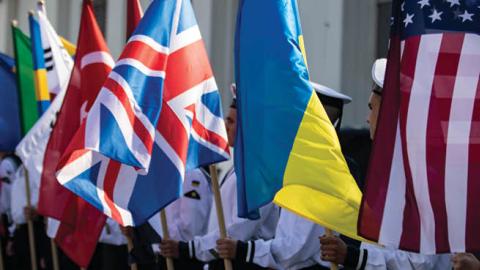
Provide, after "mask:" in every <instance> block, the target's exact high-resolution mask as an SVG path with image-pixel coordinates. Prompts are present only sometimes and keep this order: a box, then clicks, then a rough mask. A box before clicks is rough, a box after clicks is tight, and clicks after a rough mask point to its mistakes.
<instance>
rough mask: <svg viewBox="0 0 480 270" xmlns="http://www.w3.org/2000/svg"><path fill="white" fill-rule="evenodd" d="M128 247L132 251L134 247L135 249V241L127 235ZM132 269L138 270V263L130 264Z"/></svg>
mask: <svg viewBox="0 0 480 270" xmlns="http://www.w3.org/2000/svg"><path fill="white" fill-rule="evenodd" d="M127 248H128V252H130V251H132V249H133V241H132V238H131V237H130V236H127ZM130 269H131V270H138V267H137V264H136V263H132V264H131V265H130Z"/></svg>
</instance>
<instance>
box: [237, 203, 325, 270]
mask: <svg viewBox="0 0 480 270" xmlns="http://www.w3.org/2000/svg"><path fill="white" fill-rule="evenodd" d="M324 233H325V229H324V228H323V227H321V226H319V225H317V224H315V223H313V222H311V221H309V220H306V219H304V218H302V217H300V216H298V215H295V214H293V213H292V212H289V211H287V210H286V209H282V212H281V213H280V220H279V221H278V225H277V229H276V233H275V238H273V239H270V240H263V239H259V240H256V241H254V245H255V246H254V248H252V247H251V245H252V242H249V243H248V245H249V249H248V250H255V254H254V257H253V263H255V264H257V265H260V266H262V267H268V268H274V269H285V270H287V269H288V270H295V269H302V268H306V267H310V266H312V265H317V264H322V265H323V266H325V267H329V266H330V264H329V263H327V262H324V261H322V260H320V241H319V239H318V238H319V237H320V236H322V235H323V234H324ZM251 256H252V254H249V252H247V258H246V261H251V258H250V257H251ZM244 259H245V258H244Z"/></svg>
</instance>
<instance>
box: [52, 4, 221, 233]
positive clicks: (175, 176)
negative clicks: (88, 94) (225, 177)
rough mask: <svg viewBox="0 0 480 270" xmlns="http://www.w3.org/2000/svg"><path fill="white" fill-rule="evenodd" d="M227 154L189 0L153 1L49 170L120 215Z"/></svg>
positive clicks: (163, 199)
mask: <svg viewBox="0 0 480 270" xmlns="http://www.w3.org/2000/svg"><path fill="white" fill-rule="evenodd" d="M228 158H229V148H228V143H227V136H226V131H225V124H224V122H223V118H222V108H221V101H220V95H219V93H218V89H217V85H216V82H215V79H214V77H213V73H212V69H211V67H210V64H209V61H208V56H207V54H206V50H205V47H204V43H203V40H202V38H201V35H200V31H199V28H198V25H197V22H196V19H195V16H194V12H193V9H192V6H191V3H190V1H188V0H176V1H167V0H156V1H153V2H152V3H151V5H150V7H149V9H148V10H147V12H146V13H145V16H144V18H143V19H142V21H141V22H140V24H139V26H138V28H137V29H136V30H135V32H134V33H133V35H132V37H131V38H130V39H129V41H128V43H127V45H126V47H125V49H124V50H123V53H122V54H121V56H120V58H119V60H118V61H117V63H116V65H115V68H114V69H113V71H112V72H111V73H110V75H109V77H108V79H107V80H106V81H105V83H104V86H103V88H102V90H101V91H100V93H99V95H98V96H97V98H96V101H95V103H94V104H93V106H92V108H91V110H90V111H89V113H88V115H87V116H86V119H85V121H84V122H83V124H82V126H81V128H80V129H79V131H78V132H77V134H76V136H75V138H74V140H72V142H71V144H70V146H69V150H67V151H66V155H65V156H64V158H63V159H62V162H61V163H60V165H59V167H58V169H59V170H58V173H57V179H58V180H59V181H60V183H61V184H63V185H64V186H65V187H67V188H68V189H70V190H71V191H73V192H74V193H76V194H78V195H79V196H81V197H82V198H84V199H85V200H87V201H88V202H90V203H91V204H93V205H94V206H95V207H97V208H98V209H100V210H102V211H103V212H104V213H105V214H106V215H108V216H110V217H112V218H113V219H115V220H116V221H117V222H119V223H120V224H122V225H138V224H141V223H143V222H145V221H147V219H148V218H149V217H150V216H152V215H153V214H154V213H156V212H157V211H158V210H160V209H162V208H163V207H165V206H166V205H168V204H169V203H170V202H172V201H174V200H175V199H176V198H178V197H179V196H180V194H181V183H182V180H183V177H184V174H185V171H186V170H188V169H191V168H196V167H199V166H203V165H207V164H211V163H215V162H219V161H223V160H225V159H228Z"/></svg>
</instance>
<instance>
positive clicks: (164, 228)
mask: <svg viewBox="0 0 480 270" xmlns="http://www.w3.org/2000/svg"><path fill="white" fill-rule="evenodd" d="M160 222H161V223H162V232H163V239H165V240H168V239H170V233H169V231H168V225H167V214H165V210H162V211H160ZM165 261H166V262H167V270H175V266H174V265H173V259H172V258H165Z"/></svg>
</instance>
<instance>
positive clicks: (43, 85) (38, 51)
mask: <svg viewBox="0 0 480 270" xmlns="http://www.w3.org/2000/svg"><path fill="white" fill-rule="evenodd" d="M28 20H29V23H30V36H31V42H32V57H33V70H34V73H35V95H36V98H37V107H38V114H39V116H41V115H42V114H43V113H44V112H45V111H46V110H47V109H48V107H49V106H50V92H49V91H48V83H47V70H46V69H45V59H44V57H43V48H42V36H41V32H40V25H39V24H38V21H37V20H36V19H35V17H34V16H33V14H32V13H30V14H29V16H28Z"/></svg>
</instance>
